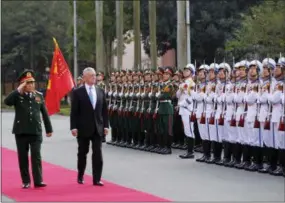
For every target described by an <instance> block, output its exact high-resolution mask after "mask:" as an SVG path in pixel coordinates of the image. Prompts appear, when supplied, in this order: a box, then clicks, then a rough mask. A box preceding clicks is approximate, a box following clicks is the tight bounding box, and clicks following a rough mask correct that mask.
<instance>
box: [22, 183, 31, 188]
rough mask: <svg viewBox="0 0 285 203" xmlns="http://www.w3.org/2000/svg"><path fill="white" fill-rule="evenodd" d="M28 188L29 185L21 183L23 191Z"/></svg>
mask: <svg viewBox="0 0 285 203" xmlns="http://www.w3.org/2000/svg"><path fill="white" fill-rule="evenodd" d="M30 187H31V185H30V183H23V185H22V188H23V189H28V188H30Z"/></svg>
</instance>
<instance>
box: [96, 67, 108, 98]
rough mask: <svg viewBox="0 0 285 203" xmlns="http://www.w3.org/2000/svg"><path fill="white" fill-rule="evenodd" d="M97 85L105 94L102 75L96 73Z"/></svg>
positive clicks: (101, 73)
mask: <svg viewBox="0 0 285 203" xmlns="http://www.w3.org/2000/svg"><path fill="white" fill-rule="evenodd" d="M97 85H98V86H99V87H101V88H102V89H103V90H104V91H105V93H106V84H105V82H104V73H103V72H98V73H97Z"/></svg>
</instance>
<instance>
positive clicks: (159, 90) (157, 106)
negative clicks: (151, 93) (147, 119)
mask: <svg viewBox="0 0 285 203" xmlns="http://www.w3.org/2000/svg"><path fill="white" fill-rule="evenodd" d="M157 85H158V90H157V93H156V94H155V97H156V98H157V100H156V104H155V110H154V114H153V119H156V118H157V112H158V108H159V95H160V94H161V87H160V84H159V82H158V84H157Z"/></svg>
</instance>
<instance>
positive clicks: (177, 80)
mask: <svg viewBox="0 0 285 203" xmlns="http://www.w3.org/2000/svg"><path fill="white" fill-rule="evenodd" d="M182 78H183V71H181V70H177V71H176V72H175V73H174V76H173V80H172V82H173V88H174V90H173V91H174V93H175V94H174V95H173V98H172V104H173V107H174V116H173V140H172V145H171V147H172V148H174V149H183V147H184V137H185V136H184V131H183V124H182V118H181V116H180V115H179V106H178V98H177V96H176V92H177V91H178V90H179V86H180V84H181V83H182V82H183V80H182Z"/></svg>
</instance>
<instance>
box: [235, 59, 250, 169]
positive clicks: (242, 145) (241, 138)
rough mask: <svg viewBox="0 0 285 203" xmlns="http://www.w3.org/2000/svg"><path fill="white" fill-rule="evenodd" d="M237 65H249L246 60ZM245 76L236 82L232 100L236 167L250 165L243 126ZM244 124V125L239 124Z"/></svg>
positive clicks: (246, 66) (240, 167) (241, 167)
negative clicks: (233, 106) (234, 108)
mask: <svg viewBox="0 0 285 203" xmlns="http://www.w3.org/2000/svg"><path fill="white" fill-rule="evenodd" d="M239 67H245V68H248V67H249V63H248V61H241V62H239ZM247 83H248V81H247V78H241V79H240V80H239V81H238V82H237V84H236V94H235V98H234V102H235V104H236V111H235V119H236V125H237V127H236V128H237V131H238V139H237V143H236V149H235V150H236V151H235V153H236V155H235V159H236V162H237V163H236V164H235V167H236V168H238V169H243V168H244V167H247V166H249V165H250V163H249V161H250V158H251V157H250V154H249V142H248V138H247V131H246V128H245V125H246V124H245V122H244V121H245V115H246V111H245V110H246V103H245V95H246V89H247V88H246V87H247ZM241 125H244V126H241ZM241 155H242V157H243V161H242V162H241V163H238V162H239V160H240V157H241Z"/></svg>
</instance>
